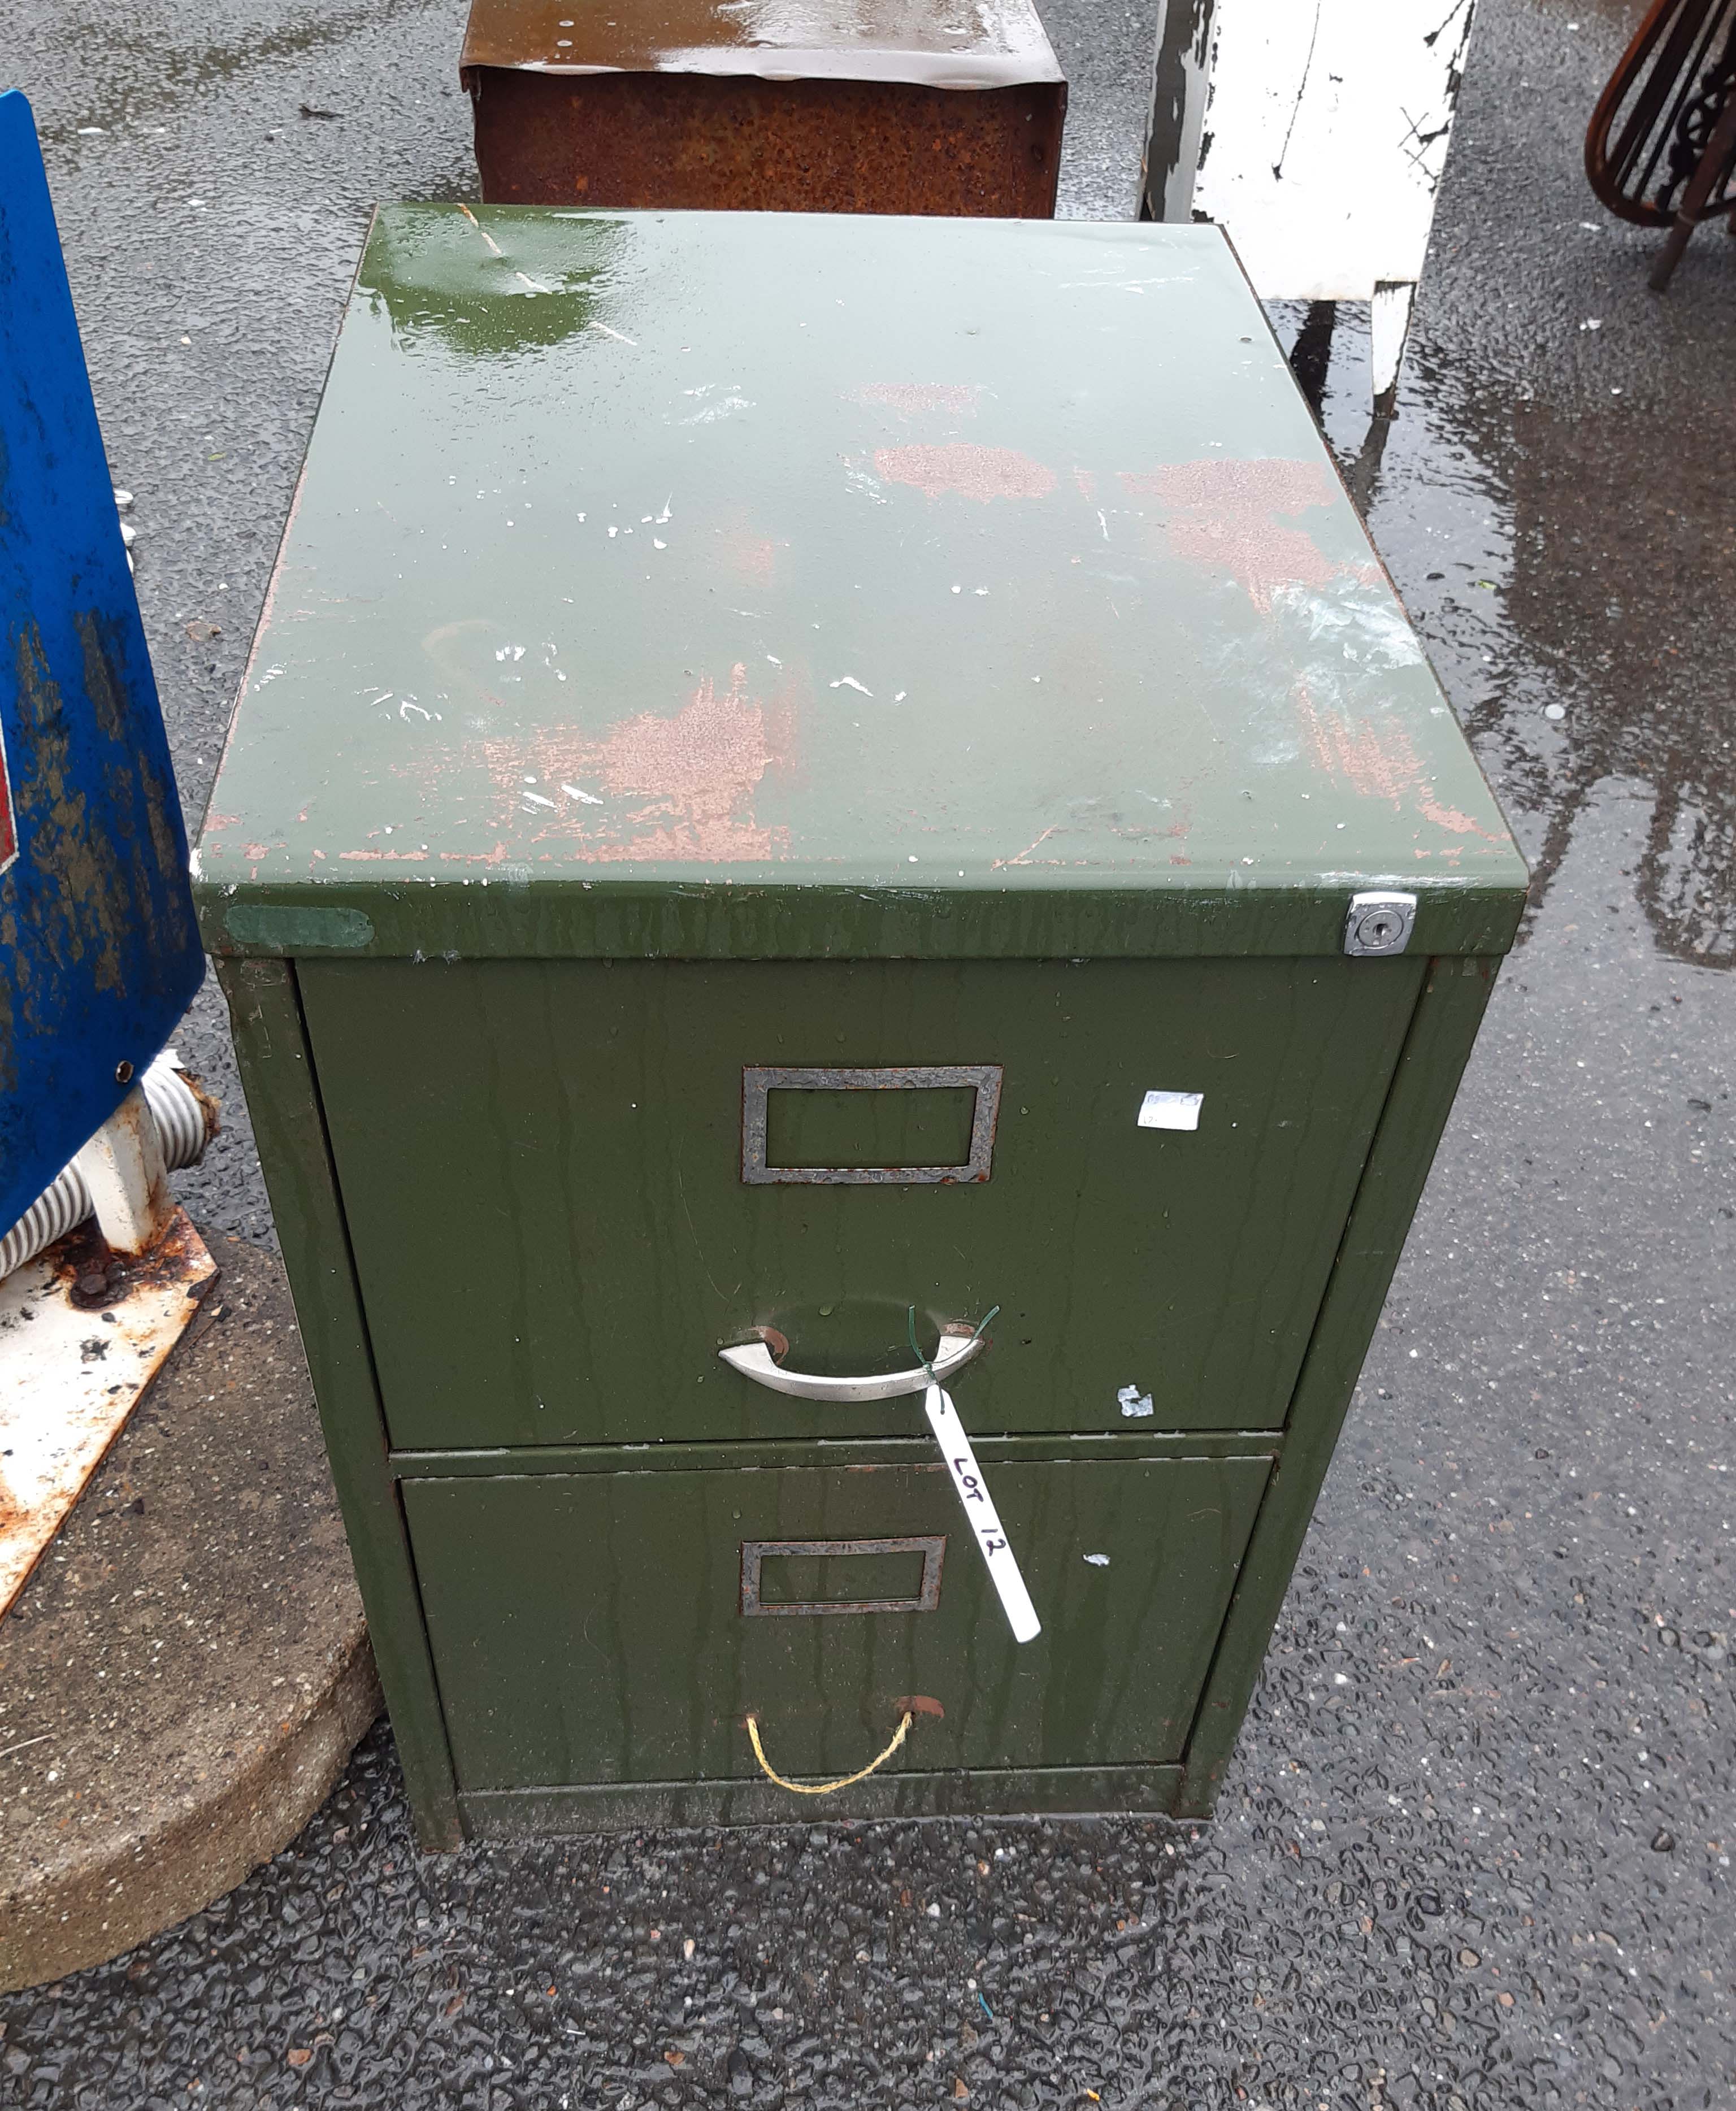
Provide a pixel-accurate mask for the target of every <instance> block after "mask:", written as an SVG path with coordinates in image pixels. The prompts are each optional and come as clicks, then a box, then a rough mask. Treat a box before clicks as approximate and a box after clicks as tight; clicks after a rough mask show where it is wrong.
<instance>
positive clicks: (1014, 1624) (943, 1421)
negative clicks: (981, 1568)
mask: <svg viewBox="0 0 1736 2111" xmlns="http://www.w3.org/2000/svg"><path fill="white" fill-rule="evenodd" d="M922 1405H923V1406H924V1408H925V1410H926V1411H927V1414H928V1418H929V1428H930V1429H932V1430H933V1431H934V1441H935V1442H936V1443H937V1444H938V1445H939V1446H940V1455H941V1457H942V1458H943V1459H944V1460H946V1462H947V1471H948V1473H951V1475H952V1485H953V1487H955V1488H957V1491H958V1499H959V1500H960V1501H961V1503H962V1504H963V1505H964V1506H965V1515H966V1517H967V1518H969V1519H970V1527H971V1530H972V1531H973V1532H975V1535H976V1543H977V1546H979V1548H980V1550H981V1551H982V1556H983V1559H984V1561H986V1562H987V1563H988V1580H989V1582H991V1583H993V1586H994V1587H995V1589H996V1590H997V1591H998V1592H999V1593H1000V1598H1001V1608H1002V1611H1003V1612H1004V1613H1005V1614H1006V1615H1007V1625H1008V1626H1009V1627H1010V1628H1011V1629H1012V1634H1013V1640H1014V1641H1016V1642H1028V1641H1033V1640H1034V1638H1035V1637H1037V1636H1038V1635H1039V1634H1041V1633H1042V1632H1043V1623H1042V1621H1041V1620H1039V1619H1038V1617H1037V1609H1036V1607H1035V1606H1034V1605H1032V1603H1031V1594H1030V1592H1029V1591H1027V1590H1026V1589H1025V1578H1023V1577H1022V1576H1021V1575H1020V1573H1019V1563H1018V1559H1017V1557H1016V1555H1015V1554H1014V1553H1013V1550H1012V1548H1011V1546H1010V1545H1009V1544H1008V1542H1007V1534H1006V1532H1005V1531H1004V1529H1003V1528H1002V1524H1001V1520H1000V1518H999V1517H998V1514H996V1510H995V1506H994V1498H993V1496H991V1495H990V1494H989V1492H988V1483H987V1482H985V1481H984V1478H983V1469H982V1468H981V1467H980V1466H979V1465H978V1464H977V1463H976V1454H975V1452H974V1451H973V1450H971V1449H970V1438H969V1437H967V1436H966V1434H965V1425H964V1424H963V1423H961V1421H960V1420H959V1419H958V1410H957V1408H956V1407H954V1406H953V1405H952V1397H951V1396H950V1395H949V1394H948V1393H947V1392H945V1391H943V1390H942V1389H941V1387H938V1385H931V1386H930V1387H929V1389H928V1391H927V1392H926V1393H925V1395H924V1396H923V1401H922Z"/></svg>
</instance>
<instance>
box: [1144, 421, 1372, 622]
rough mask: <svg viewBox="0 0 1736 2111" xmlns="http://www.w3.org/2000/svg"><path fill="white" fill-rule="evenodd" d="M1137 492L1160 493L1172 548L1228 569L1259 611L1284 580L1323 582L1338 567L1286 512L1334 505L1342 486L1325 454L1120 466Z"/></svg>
mask: <svg viewBox="0 0 1736 2111" xmlns="http://www.w3.org/2000/svg"><path fill="white" fill-rule="evenodd" d="M1121 483H1123V485H1124V486H1125V488H1126V489H1127V490H1128V491H1129V493H1131V494H1132V496H1133V497H1135V498H1149V499H1155V500H1157V502H1158V503H1159V504H1160V505H1161V506H1163V507H1164V508H1165V509H1166V513H1167V515H1168V517H1167V518H1166V519H1165V520H1162V521H1161V522H1160V523H1159V527H1160V529H1161V533H1162V536H1163V538H1164V543H1165V545H1166V547H1167V549H1168V551H1169V552H1170V556H1175V557H1179V558H1181V559H1182V560H1183V561H1184V562H1186V563H1188V564H1194V565H1205V566H1206V567H1207V569H1208V570H1211V571H1215V572H1227V573H1228V574H1229V576H1230V577H1231V578H1232V579H1234V580H1236V581H1237V583H1238V584H1239V585H1241V586H1243V587H1245V588H1247V596H1248V599H1249V600H1250V601H1252V603H1253V604H1254V606H1255V607H1256V608H1257V609H1258V610H1259V611H1260V612H1261V615H1266V614H1269V613H1270V610H1271V606H1272V602H1273V600H1274V598H1275V596H1276V595H1277V594H1278V593H1279V592H1280V591H1281V590H1283V589H1284V588H1287V587H1323V586H1325V585H1326V584H1327V583H1329V581H1330V579H1332V578H1333V576H1334V573H1335V572H1336V571H1337V570H1338V567H1337V565H1335V564H1334V561H1333V560H1332V559H1331V558H1330V557H1329V556H1327V555H1326V553H1325V551H1324V550H1322V549H1321V548H1320V546H1319V544H1318V543H1316V541H1315V540H1314V538H1313V537H1312V536H1311V534H1309V533H1308V532H1307V529H1302V528H1292V527H1287V526H1286V525H1284V521H1285V520H1286V519H1287V518H1293V517H1294V516H1295V515H1297V514H1298V513H1306V512H1307V511H1310V510H1311V508H1312V507H1315V506H1331V504H1332V502H1333V500H1334V497H1336V496H1337V488H1336V486H1335V485H1334V483H1333V480H1332V479H1331V477H1330V476H1329V474H1327V470H1326V466H1325V463H1324V462H1319V461H1294V460H1290V459H1288V458H1286V457H1284V456H1261V457H1259V458H1257V459H1256V460H1254V461H1225V460H1220V459H1218V458H1216V457H1211V458H1210V459H1208V460H1207V461H1192V462H1174V463H1171V464H1170V465H1168V466H1167V467H1166V468H1163V469H1156V470H1122V472H1121Z"/></svg>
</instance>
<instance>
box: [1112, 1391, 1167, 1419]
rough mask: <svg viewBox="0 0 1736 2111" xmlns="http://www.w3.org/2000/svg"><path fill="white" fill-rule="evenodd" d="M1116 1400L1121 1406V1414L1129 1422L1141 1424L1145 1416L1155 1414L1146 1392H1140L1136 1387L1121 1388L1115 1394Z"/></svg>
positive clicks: (1155, 1410) (1150, 1398)
mask: <svg viewBox="0 0 1736 2111" xmlns="http://www.w3.org/2000/svg"><path fill="white" fill-rule="evenodd" d="M1116 1399H1117V1400H1118V1401H1120V1404H1121V1412H1122V1414H1125V1416H1126V1417H1127V1418H1128V1419H1129V1421H1130V1422H1143V1420H1144V1419H1145V1418H1146V1416H1147V1415H1148V1414H1156V1413H1157V1409H1156V1408H1154V1407H1153V1406H1152V1396H1151V1395H1150V1394H1149V1393H1148V1392H1141V1391H1140V1390H1139V1388H1138V1386H1133V1385H1125V1386H1123V1387H1121V1389H1120V1391H1119V1392H1117V1393H1116Z"/></svg>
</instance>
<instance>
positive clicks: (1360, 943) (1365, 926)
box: [1344, 894, 1416, 957]
mask: <svg viewBox="0 0 1736 2111" xmlns="http://www.w3.org/2000/svg"><path fill="white" fill-rule="evenodd" d="M1415 928H1416V896H1415V895H1414V894H1353V895H1352V897H1350V911H1349V914H1348V915H1347V916H1346V917H1345V919H1344V950H1345V951H1346V952H1347V953H1349V954H1352V955H1353V956H1358V957H1362V956H1384V955H1387V954H1389V953H1402V951H1404V949H1405V947H1407V946H1408V945H1409V944H1410V942H1411V932H1412V931H1413V930H1414V929H1415Z"/></svg>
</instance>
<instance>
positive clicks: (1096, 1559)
mask: <svg viewBox="0 0 1736 2111" xmlns="http://www.w3.org/2000/svg"><path fill="white" fill-rule="evenodd" d="M1080 1559H1083V1560H1085V1561H1088V1562H1089V1563H1090V1564H1091V1566H1092V1567H1093V1568H1107V1567H1108V1566H1109V1556H1108V1555H1107V1554H1087V1555H1082V1556H1081V1557H1080Z"/></svg>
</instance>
